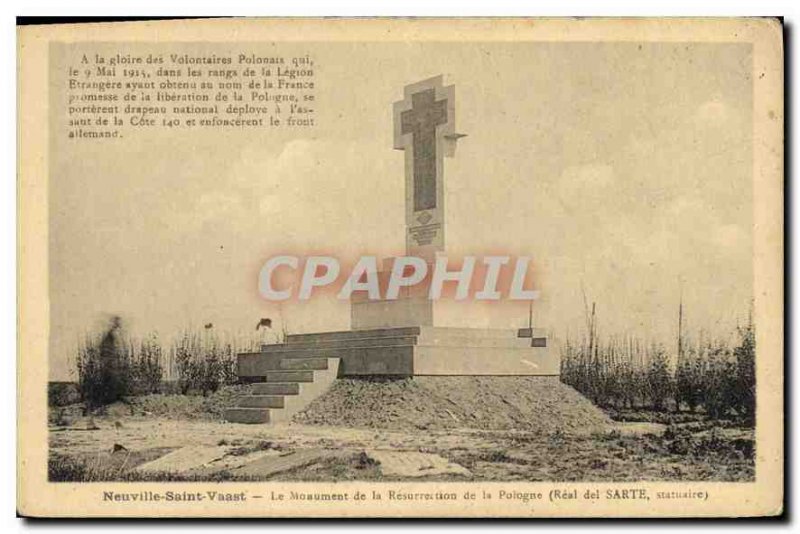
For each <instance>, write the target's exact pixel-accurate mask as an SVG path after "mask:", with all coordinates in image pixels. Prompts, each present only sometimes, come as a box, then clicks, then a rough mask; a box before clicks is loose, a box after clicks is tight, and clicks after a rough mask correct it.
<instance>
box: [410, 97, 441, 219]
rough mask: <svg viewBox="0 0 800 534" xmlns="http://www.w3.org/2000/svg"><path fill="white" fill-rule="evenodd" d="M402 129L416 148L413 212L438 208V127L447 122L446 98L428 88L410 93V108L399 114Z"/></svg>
mask: <svg viewBox="0 0 800 534" xmlns="http://www.w3.org/2000/svg"><path fill="white" fill-rule="evenodd" d="M400 122H401V132H402V133H404V134H411V135H412V139H413V147H414V211H420V210H427V209H431V208H435V207H436V127H437V126H439V125H440V124H447V100H436V91H435V90H434V89H427V90H425V91H420V92H419V93H414V94H412V95H411V109H409V110H408V111H404V112H402V113H401V114H400Z"/></svg>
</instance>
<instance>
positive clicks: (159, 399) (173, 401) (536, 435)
mask: <svg viewBox="0 0 800 534" xmlns="http://www.w3.org/2000/svg"><path fill="white" fill-rule="evenodd" d="M234 394H237V392H236V391H232V392H231V391H229V392H226V393H224V394H223V393H220V394H219V395H218V396H212V397H210V398H202V397H198V398H185V397H181V396H150V397H149V398H139V399H132V400H131V401H130V402H128V403H123V404H120V405H116V406H111V407H110V408H109V409H107V410H105V411H104V413H98V414H95V415H93V416H84V415H81V412H82V410H81V409H80V407H76V406H73V407H72V408H71V409H70V410H66V411H65V410H63V409H60V410H59V409H55V410H53V414H52V416H51V427H50V462H49V477H50V480H53V481H100V480H130V481H136V480H175V481H179V480H219V481H222V480H295V481H306V480H308V481H311V480H325V481H336V480H392V478H391V477H385V476H383V475H382V473H381V470H380V465H378V464H376V463H375V462H374V461H372V459H371V458H370V457H369V456H368V454H367V451H369V450H370V449H392V450H401V451H421V452H430V453H435V454H439V455H441V456H443V457H445V458H448V459H449V460H451V461H453V462H455V463H458V464H460V465H462V466H464V467H466V468H467V469H469V470H470V471H471V473H472V476H471V477H470V478H469V479H470V480H529V481H636V480H683V481H688V480H692V481H697V480H704V481H751V480H753V479H754V434H753V431H752V429H748V428H745V427H742V426H738V425H737V424H736V422H734V421H721V422H720V421H710V420H708V419H707V418H706V417H705V416H704V415H702V414H668V413H653V412H637V411H631V410H629V411H625V412H609V415H610V416H611V417H612V419H615V420H616V421H619V422H617V423H614V424H613V425H612V426H611V427H610V428H609V429H607V430H605V431H603V432H592V433H579V432H572V433H563V432H558V431H557V432H549V433H542V432H528V431H517V430H494V431H492V430H475V429H468V428H461V429H452V428H448V429H438V430H437V429H426V430H425V431H420V430H409V429H406V430H402V431H393V430H387V429H375V428H347V427H341V426H327V427H326V426H316V425H303V424H291V425H283V426H282V425H274V426H272V425H233V424H226V423H224V422H222V421H220V419H219V415H218V414H219V407H220V406H222V405H224V404H226V403H227V402H228V401H229V396H230V395H234ZM172 397H174V398H172ZM653 423H655V424H653ZM198 444H201V445H202V444H205V445H210V446H213V445H221V444H225V445H227V446H230V451H229V453H228V454H239V455H244V454H249V453H251V452H253V451H257V450H259V448H264V447H267V446H268V447H270V448H275V449H280V450H283V451H293V450H294V451H299V450H304V449H319V450H326V451H328V452H330V453H331V454H330V455H328V456H326V457H325V458H321V459H320V460H319V461H315V462H310V463H308V464H306V465H303V466H299V467H297V468H295V469H292V470H289V471H284V472H281V473H277V474H273V475H269V476H265V477H257V476H256V477H253V476H248V477H237V475H236V474H235V473H230V472H226V471H222V472H219V473H215V474H214V475H210V476H209V475H206V476H202V477H197V476H195V475H191V474H186V473H172V474H163V473H160V474H145V473H140V472H138V471H135V470H134V468H135V467H136V466H138V465H140V464H142V463H144V462H148V461H150V460H153V459H155V458H158V457H160V456H162V455H164V454H166V453H168V452H170V451H172V450H175V449H177V448H180V447H184V446H188V445H198ZM267 444H268V445H267ZM115 446H116V447H115ZM115 448H116V449H117V450H116V451H114V449H115ZM431 479H434V480H464V478H461V477H458V476H454V475H439V476H435V477H426V478H422V479H419V478H415V479H414V480H431ZM394 480H400V479H398V478H396V477H395V478H394Z"/></svg>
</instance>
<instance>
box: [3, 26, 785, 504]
mask: <svg viewBox="0 0 800 534" xmlns="http://www.w3.org/2000/svg"><path fill="white" fill-rule="evenodd" d="M18 37H19V48H18V62H17V65H18V67H17V68H18V71H17V74H18V76H17V79H18V97H19V98H18V121H19V122H18V132H19V156H18V157H19V161H18V195H19V211H18V218H19V229H18V235H19V237H20V239H19V243H20V246H19V249H18V272H19V278H18V294H19V296H20V298H19V303H18V315H19V322H18V339H19V353H18V390H17V406H18V414H17V416H18V435H19V438H18V449H17V454H18V470H17V471H18V480H17V485H18V490H19V491H18V502H17V509H18V510H19V513H20V514H22V515H24V516H31V517H58V516H65V517H293V518H310V517H336V518H344V517H389V518H395V517H396V518H405V517H483V518H490V517H491V518H493V517H519V518H539V517H581V518H584V517H648V518H650V517H742V516H746V517H758V516H776V515H780V514H781V513H783V508H784V504H783V502H784V495H783V490H782V488H783V469H784V459H783V458H784V450H783V432H784V428H783V398H784V397H783V383H784V376H783V342H784V341H783V339H784V338H783V319H784V317H783V307H782V306H783V279H784V271H783V228H784V226H783V215H782V214H783V173H782V169H783V122H784V104H783V81H784V79H783V76H784V71H783V48H782V47H783V44H782V43H783V27H782V25H781V22H780V21H778V20H776V19H770V18H735V19H734V18H731V19H624V20H623V19H561V20H557V19H541V20H540V19H428V20H425V19H335V18H334V19H274V20H273V19H217V20H170V21H150V22H119V23H116V22H114V23H92V24H72V25H60V24H54V25H52V24H51V25H28V26H24V27H20V28H19V29H18Z"/></svg>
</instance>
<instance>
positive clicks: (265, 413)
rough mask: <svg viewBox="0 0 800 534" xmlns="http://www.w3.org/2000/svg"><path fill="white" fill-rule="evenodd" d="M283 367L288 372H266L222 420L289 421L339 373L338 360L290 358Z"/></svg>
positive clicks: (328, 385)
mask: <svg viewBox="0 0 800 534" xmlns="http://www.w3.org/2000/svg"><path fill="white" fill-rule="evenodd" d="M284 362H286V360H283V361H281V362H280V363H281V364H283V363H284ZM285 365H286V366H288V367H289V369H290V370H281V371H267V373H266V377H265V379H266V380H265V381H264V382H257V383H254V384H252V386H251V394H250V395H248V396H246V397H242V398H241V399H239V401H238V403H237V406H234V407H231V408H228V409H226V410H225V419H226V420H227V421H229V422H231V423H247V424H259V423H261V424H263V423H275V422H279V421H288V420H289V419H291V417H292V416H293V415H294V414H295V413H297V412H298V411H300V410H302V409H303V408H305V407H306V406H307V405H308V404H309V403H310V402H311V401H313V400H314V399H316V398H317V397H319V396H320V395H321V394H322V393H324V392H325V391H326V390H327V389H328V388H329V387H330V386H331V384H333V382H334V380H336V377H337V375H338V372H339V359H338V358H320V357H316V358H304V359H301V358H293V359H291V361H288V362H286V363H285Z"/></svg>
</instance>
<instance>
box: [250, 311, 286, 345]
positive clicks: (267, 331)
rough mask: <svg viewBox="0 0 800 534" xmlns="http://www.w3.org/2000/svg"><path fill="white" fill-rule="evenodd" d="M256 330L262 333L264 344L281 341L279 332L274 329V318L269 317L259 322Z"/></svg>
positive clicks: (274, 343) (273, 343)
mask: <svg viewBox="0 0 800 534" xmlns="http://www.w3.org/2000/svg"><path fill="white" fill-rule="evenodd" d="M256 330H257V331H259V333H260V334H261V344H262V345H276V344H278V343H280V342H281V339H280V336H279V335H278V333H277V332H276V331H275V330H273V329H272V319H270V318H268V317H266V318H263V319H261V320H260V321H259V322H258V324H257V325H256Z"/></svg>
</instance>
